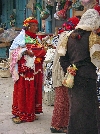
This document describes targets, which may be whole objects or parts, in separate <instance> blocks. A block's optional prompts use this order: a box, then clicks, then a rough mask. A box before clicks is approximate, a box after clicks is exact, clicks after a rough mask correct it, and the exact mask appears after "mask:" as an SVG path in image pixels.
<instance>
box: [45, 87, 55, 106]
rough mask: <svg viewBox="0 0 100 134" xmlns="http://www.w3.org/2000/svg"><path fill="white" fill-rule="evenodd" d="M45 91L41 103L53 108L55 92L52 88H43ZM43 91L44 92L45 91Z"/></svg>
mask: <svg viewBox="0 0 100 134" xmlns="http://www.w3.org/2000/svg"><path fill="white" fill-rule="evenodd" d="M44 88H45V89H46V91H44V92H43V103H44V104H46V105H47V106H53V105H54V98H55V92H54V89H53V88H51V89H50V88H48V87H45V86H44ZM45 89H44V90H45Z"/></svg>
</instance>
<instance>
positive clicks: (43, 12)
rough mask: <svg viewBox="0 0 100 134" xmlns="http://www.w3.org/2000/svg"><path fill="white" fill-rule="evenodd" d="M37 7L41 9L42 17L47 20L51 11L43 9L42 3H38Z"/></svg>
mask: <svg viewBox="0 0 100 134" xmlns="http://www.w3.org/2000/svg"><path fill="white" fill-rule="evenodd" d="M36 8H37V9H38V10H39V11H40V17H41V19H42V20H45V19H47V18H48V17H49V13H48V12H47V11H45V10H43V9H42V6H41V5H40V3H37V4H36Z"/></svg>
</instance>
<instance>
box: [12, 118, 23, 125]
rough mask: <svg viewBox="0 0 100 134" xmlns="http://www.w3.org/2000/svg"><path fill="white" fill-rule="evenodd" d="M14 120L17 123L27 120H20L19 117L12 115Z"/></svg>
mask: <svg viewBox="0 0 100 134" xmlns="http://www.w3.org/2000/svg"><path fill="white" fill-rule="evenodd" d="M12 121H13V122H14V123H15V124H21V123H24V122H25V121H22V120H20V118H19V117H12Z"/></svg>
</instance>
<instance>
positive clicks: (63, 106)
mask: <svg viewBox="0 0 100 134" xmlns="http://www.w3.org/2000/svg"><path fill="white" fill-rule="evenodd" d="M78 22H79V19H78V18H77V17H72V18H69V19H68V21H67V22H66V23H64V24H63V29H62V30H61V31H60V32H61V34H60V35H59V36H60V37H59V39H58V43H57V47H56V52H55V56H54V60H53V67H52V79H53V87H54V90H55V100H54V110H53V115H52V121H51V128H50V130H51V132H52V133H66V132H67V126H68V121H69V98H68V89H67V88H66V87H64V86H63V85H62V80H63V77H64V71H63V69H62V67H61V66H60V62H59V58H60V56H59V54H58V52H57V49H58V47H59V45H60V44H63V43H66V41H65V40H66V38H67V34H68V33H69V32H70V31H72V30H73V29H74V28H75V26H76V25H77V24H78Z"/></svg>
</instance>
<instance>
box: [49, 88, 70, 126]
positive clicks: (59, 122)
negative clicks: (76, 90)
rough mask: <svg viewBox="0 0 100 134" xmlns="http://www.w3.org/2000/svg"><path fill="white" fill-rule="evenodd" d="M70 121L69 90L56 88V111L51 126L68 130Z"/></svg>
mask: <svg viewBox="0 0 100 134" xmlns="http://www.w3.org/2000/svg"><path fill="white" fill-rule="evenodd" d="M68 120H69V99H68V90H67V88H66V87H64V86H60V87H56V88H55V101H54V110H53V115H52V122H51V126H52V127H55V128H61V127H62V128H64V127H65V128H67V126H68Z"/></svg>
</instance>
